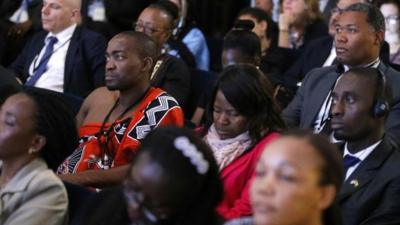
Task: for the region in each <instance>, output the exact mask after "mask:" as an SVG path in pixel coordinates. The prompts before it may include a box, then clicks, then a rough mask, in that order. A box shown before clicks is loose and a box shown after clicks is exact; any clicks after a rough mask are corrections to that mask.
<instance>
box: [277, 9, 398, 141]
mask: <svg viewBox="0 0 400 225" xmlns="http://www.w3.org/2000/svg"><path fill="white" fill-rule="evenodd" d="M335 30H336V33H335V47H336V55H337V57H336V59H337V61H338V62H339V63H340V65H339V66H330V67H324V68H318V69H314V70H312V71H310V72H309V73H308V74H307V75H306V77H305V78H304V80H303V82H302V86H301V87H300V88H299V89H298V91H297V93H296V96H295V98H294V99H293V100H292V102H291V103H290V104H289V105H288V107H287V108H286V109H285V110H284V112H283V118H284V120H285V122H286V123H287V125H288V126H289V127H301V128H313V129H314V131H315V132H316V133H326V134H330V133H331V132H332V129H331V127H330V118H329V112H330V108H331V93H332V89H333V87H334V86H335V84H336V82H337V79H338V78H339V77H340V76H343V75H342V74H343V72H345V71H347V70H348V69H349V68H353V67H371V68H378V69H379V70H380V71H382V73H383V74H385V77H386V79H387V83H388V84H390V85H391V88H392V92H393V101H391V102H390V106H391V110H390V112H389V113H388V116H387V120H386V123H385V133H386V134H387V136H388V137H389V138H390V141H391V142H393V143H396V144H397V145H399V144H400V73H399V72H397V71H395V70H393V69H392V68H391V67H389V66H387V65H385V64H384V63H383V62H381V59H380V58H379V52H380V49H381V45H382V42H383V40H384V34H385V19H384V17H383V15H382V13H381V12H380V11H379V9H378V8H376V7H375V6H372V5H370V4H364V3H356V4H353V5H350V6H348V7H347V8H345V9H343V10H341V12H340V14H339V15H338V17H337V21H336V23H335Z"/></svg>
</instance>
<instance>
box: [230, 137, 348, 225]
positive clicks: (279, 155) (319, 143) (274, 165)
mask: <svg viewBox="0 0 400 225" xmlns="http://www.w3.org/2000/svg"><path fill="white" fill-rule="evenodd" d="M342 179H343V165H342V157H341V155H340V153H339V150H338V149H336V147H335V146H334V145H333V144H331V143H329V141H328V139H327V138H326V137H323V136H322V135H317V134H312V133H309V132H307V131H300V130H299V131H293V132H291V133H288V134H284V135H282V136H281V137H280V138H279V139H278V140H276V141H274V142H272V143H271V144H270V145H268V146H267V147H266V148H265V151H264V152H263V153H262V155H261V157H260V160H259V161H258V163H257V167H256V172H255V177H254V179H253V182H252V185H251V188H250V199H251V204H252V207H253V211H254V215H253V218H241V219H238V220H232V221H229V222H227V223H226V224H225V225H228V224H229V225H237V224H242V225H250V224H255V225H338V224H341V223H340V222H341V221H340V218H341V217H340V212H339V211H338V210H339V209H338V208H337V207H336V205H334V200H335V196H336V192H337V191H338V190H339V188H340V186H341V183H342Z"/></svg>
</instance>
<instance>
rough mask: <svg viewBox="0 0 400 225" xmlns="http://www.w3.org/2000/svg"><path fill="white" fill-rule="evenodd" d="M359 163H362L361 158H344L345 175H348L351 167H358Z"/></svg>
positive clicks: (347, 156) (346, 156) (348, 156)
mask: <svg viewBox="0 0 400 225" xmlns="http://www.w3.org/2000/svg"><path fill="white" fill-rule="evenodd" d="M359 162H361V160H360V159H359V158H357V157H354V156H351V155H345V156H344V158H343V163H344V171H345V174H346V173H347V170H348V169H349V168H350V167H352V166H354V165H356V164H357V163H359Z"/></svg>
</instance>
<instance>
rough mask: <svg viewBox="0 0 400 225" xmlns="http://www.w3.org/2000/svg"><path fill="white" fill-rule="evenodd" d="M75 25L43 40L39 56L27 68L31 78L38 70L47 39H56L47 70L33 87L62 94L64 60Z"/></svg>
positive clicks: (50, 34) (51, 34) (47, 42)
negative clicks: (51, 37)
mask: <svg viewBox="0 0 400 225" xmlns="http://www.w3.org/2000/svg"><path fill="white" fill-rule="evenodd" d="M76 26H77V25H76V24H73V25H71V26H70V27H68V28H66V29H65V30H63V31H61V32H59V33H58V34H53V33H51V32H50V33H49V34H47V37H46V39H45V45H44V46H43V48H42V50H41V51H40V53H39V55H38V56H36V57H35V59H34V60H33V61H32V63H31V65H30V67H29V75H30V76H32V75H33V74H34V71H35V70H36V69H37V68H38V66H39V63H40V61H41V59H42V57H43V54H44V52H45V49H46V47H47V45H48V44H49V39H48V38H49V37H50V36H53V37H56V38H57V39H58V41H57V43H55V44H54V47H53V49H54V50H53V54H52V55H51V57H50V59H49V62H48V63H47V69H46V71H45V72H44V73H43V74H42V76H41V77H40V78H39V80H38V81H37V82H36V83H35V87H40V88H45V89H50V90H53V91H57V92H64V71H65V59H66V57H67V52H68V48H69V45H70V42H71V38H72V35H73V33H74V31H75V28H76Z"/></svg>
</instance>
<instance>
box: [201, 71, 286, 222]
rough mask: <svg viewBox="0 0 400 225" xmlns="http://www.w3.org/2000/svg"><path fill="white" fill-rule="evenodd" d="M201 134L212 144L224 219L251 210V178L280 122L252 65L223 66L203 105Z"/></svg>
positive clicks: (268, 87) (268, 89)
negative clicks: (204, 115)
mask: <svg viewBox="0 0 400 225" xmlns="http://www.w3.org/2000/svg"><path fill="white" fill-rule="evenodd" d="M207 116H208V120H209V121H208V123H207V126H206V128H207V129H206V130H205V132H206V135H205V136H204V140H205V141H206V142H207V143H208V144H209V145H210V147H211V149H212V151H213V153H214V156H215V158H216V160H217V164H218V167H219V170H220V176H221V179H222V181H223V183H224V197H223V200H222V202H221V204H220V205H219V207H218V212H219V213H220V215H222V216H223V217H224V218H225V219H232V218H237V217H242V216H249V215H251V207H250V203H249V201H248V188H249V184H250V183H249V180H250V177H251V175H252V173H253V171H254V168H255V164H256V162H257V160H258V158H259V155H260V154H261V151H262V149H263V148H264V146H265V145H266V144H268V143H269V142H271V141H272V140H274V139H275V138H277V137H278V133H277V132H278V131H280V130H282V129H283V128H284V123H283V121H282V120H281V118H280V116H279V113H278V112H277V110H276V105H275V103H274V101H273V99H272V88H271V85H270V84H269V82H268V81H267V79H266V78H265V77H264V76H263V74H262V73H261V72H260V71H259V70H258V69H256V68H255V67H254V66H251V65H245V64H242V65H234V66H229V67H227V68H225V69H224V70H223V72H222V73H221V75H220V77H219V79H218V80H217V82H216V85H215V86H214V89H213V92H212V97H211V101H210V103H209V105H208V108H207Z"/></svg>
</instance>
